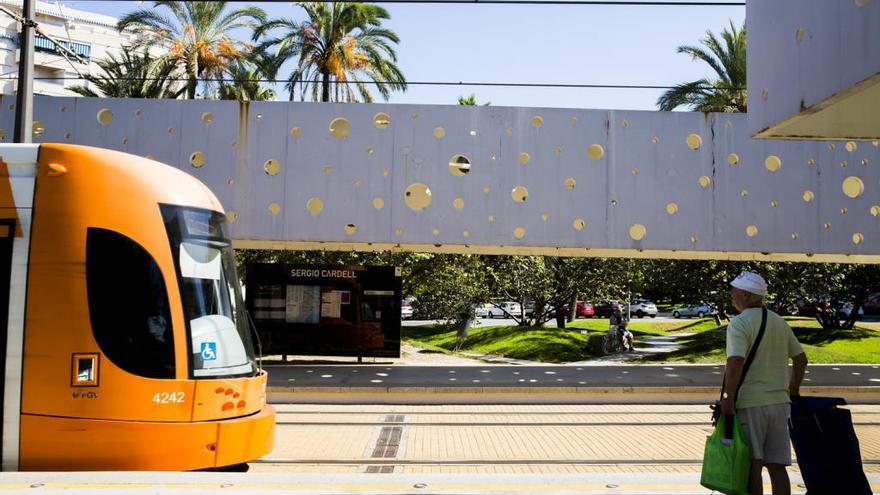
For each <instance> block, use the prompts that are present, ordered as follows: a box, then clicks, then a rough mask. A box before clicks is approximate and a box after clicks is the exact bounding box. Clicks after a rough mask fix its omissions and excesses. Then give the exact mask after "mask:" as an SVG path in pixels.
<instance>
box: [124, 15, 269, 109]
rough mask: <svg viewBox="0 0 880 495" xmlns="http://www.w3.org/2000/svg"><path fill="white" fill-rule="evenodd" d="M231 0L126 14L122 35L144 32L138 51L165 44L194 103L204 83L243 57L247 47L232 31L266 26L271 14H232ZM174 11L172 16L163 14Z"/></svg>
mask: <svg viewBox="0 0 880 495" xmlns="http://www.w3.org/2000/svg"><path fill="white" fill-rule="evenodd" d="M227 4H228V2H225V1H216V2H199V1H186V2H178V1H171V0H165V1H156V2H153V8H152V9H139V10H136V11H134V12H130V13H128V14H126V15H125V16H123V17H122V18H121V19H120V20H119V22H118V23H117V25H116V28H117V29H118V30H119V31H123V30H125V29H131V30H133V31H135V32H136V33H139V34H141V35H142V36H140V37H139V38H138V41H137V42H136V44H135V46H136V47H141V46H147V47H149V46H155V45H160V46H166V47H168V48H169V50H168V53H167V54H165V55H163V58H164V59H166V60H167V61H169V62H171V63H173V64H174V65H176V66H178V67H179V68H180V69H181V70H182V71H183V73H184V74H185V75H186V78H187V84H186V94H187V97H188V98H190V99H193V98H195V97H196V88H197V86H198V83H199V81H200V80H202V81H207V80H209V79H211V78H217V77H220V76H221V75H222V74H223V73H224V72H226V69H227V67H229V65H230V64H232V63H233V62H235V61H237V60H238V59H239V57H240V56H241V52H242V43H241V42H237V41H235V40H233V39H232V37H231V36H230V32H231V31H233V30H234V29H238V28H249V29H255V28H256V27H257V25H261V24H264V23H265V22H266V13H265V12H263V10H262V9H259V8H257V7H241V8H235V9H232V10H227ZM163 10H168V11H170V13H171V16H172V17H171V18H169V17H166V16H164V15H163V14H162V11H163Z"/></svg>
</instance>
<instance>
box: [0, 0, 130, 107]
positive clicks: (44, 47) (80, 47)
mask: <svg viewBox="0 0 880 495" xmlns="http://www.w3.org/2000/svg"><path fill="white" fill-rule="evenodd" d="M21 4H22V2H21V0H0V5H2V6H4V7H7V8H8V9H9V10H12V11H14V12H16V13H20V12H21ZM34 17H35V21H36V22H37V24H38V25H39V27H40V29H42V30H43V31H44V32H45V33H46V34H48V35H49V36H51V37H53V38H55V39H56V40H59V41H61V42H62V43H64V45H65V46H66V47H67V48H69V49H70V50H72V51H73V52H75V53H76V54H78V55H79V56H80V57H82V58H83V59H84V60H86V61H87V62H88V64H87V65H84V64H81V63H79V62H77V61H76V60H72V59H71V60H69V59H68V57H67V56H66V55H64V54H62V53H61V52H60V51H59V50H57V49H56V48H55V45H54V44H53V43H52V42H51V41H49V40H48V39H47V38H45V37H43V36H41V35H39V34H35V35H34V50H35V53H34V93H37V94H47V95H56V96H70V95H73V94H74V93H72V92H71V91H68V90H66V89H65V88H67V87H70V86H77V85H82V84H85V83H86V82H85V81H82V80H77V79H76V77H77V75H78V74H77V71H79V72H81V73H83V74H85V73H96V74H100V73H101V72H102V71H101V69H100V68H99V67H98V65H97V64H96V62H98V61H100V60H103V59H104V58H105V56H106V54H107V52H108V51H109V52H113V53H117V52H118V51H119V49H120V48H121V47H122V46H123V45H126V44H129V43H130V41H131V40H132V39H133V38H134V37H135V35H134V34H133V33H127V32H126V33H119V32H118V31H117V30H116V21H117V19H116V18H115V17H111V16H108V15H103V14H97V13H94V12H86V11H84V10H78V9H73V8H70V7H67V6H65V5H64V4H63V3H60V2H52V3H50V2H40V1H38V2H37V4H36V9H35V15H34ZM18 37H19V23H18V22H16V21H15V20H13V19H11V18H10V17H9V16H8V15H6V14H5V13H3V12H0V94H14V93H15V92H16V89H17V84H18V83H17V79H16V76H17V75H18V61H19V58H20V50H19V48H18V44H19V43H18Z"/></svg>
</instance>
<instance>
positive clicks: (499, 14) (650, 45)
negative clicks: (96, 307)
mask: <svg viewBox="0 0 880 495" xmlns="http://www.w3.org/2000/svg"><path fill="white" fill-rule="evenodd" d="M63 4H64V5H65V6H69V7H74V8H77V9H82V10H87V11H100V12H101V13H103V14H108V15H113V16H117V17H119V16H121V15H123V14H125V13H128V12H130V11H131V10H134V9H137V8H149V7H150V6H151V5H152V3H151V2H137V1H95V0H91V1H89V0H77V1H70V0H68V1H64V2H63ZM248 4H253V5H257V6H260V7H262V8H263V10H265V11H266V13H267V14H268V15H269V17H271V18H278V17H287V18H293V19H295V20H298V21H301V20H303V19H304V13H303V12H302V10H301V9H299V8H298V7H295V6H293V5H291V4H290V3H287V2H284V3H260V2H249V3H248ZM241 5H246V3H232V4H231V7H235V6H241ZM383 7H385V8H386V9H387V10H388V11H389V13H390V14H391V19H390V20H388V21H385V23H384V26H385V27H387V28H390V29H391V30H393V31H395V32H396V33H397V34H398V36H399V37H400V44H399V45H398V47H397V56H398V66H399V67H400V68H401V70H402V71H403V73H404V75H405V76H406V78H407V80H409V81H453V82H458V81H469V82H514V83H564V84H631V85H632V84H635V85H662V86H667V85H673V84H677V83H681V82H688V81H693V80H697V79H700V78H702V77H712V76H713V74H712V72H711V69H710V68H709V66H708V65H706V64H705V63H703V62H699V61H693V60H691V58H690V57H689V56H688V55H684V54H679V53H676V48H677V47H678V46H680V45H697V44H699V41H700V39H702V38H703V37H705V34H706V31H707V30H711V31H713V32H715V33H720V32H721V30H722V29H723V28H725V27H727V26H728V25H729V23H730V22H733V23H734V25H736V26H737V27H739V26H742V24H743V22H744V19H745V7H743V6H600V5H509V4H495V5H486V4H483V5H478V4H420V5H419V4H383ZM283 73H284V75H286V74H289V71H288V70H284V72H283ZM278 92H279V98H281V99H286V98H287V95H286V92H285V91H284V90H283V89H282V88H280V87H279V88H278ZM471 93H474V94H475V95H476V97H477V101H478V102H479V103H486V102H491V104H492V105H499V106H520V107H559V108H603V109H604V108H607V109H626V110H656V100H657V97H658V96H659V95H660V94H661V93H662V90H643V89H594V88H590V89H581V88H577V89H559V88H546V89H542V88H507V87H464V86H454V87H438V86H415V85H413V86H410V87H409V89H408V90H407V91H406V92H405V93H397V94H394V95H392V97H391V98H390V100H389V102H391V103H420V104H455V103H456V100H457V98H458V97H459V96H466V95H469V94H471ZM374 95H375V97H376V98H377V99H380V98H381V97H379V96H378V95H377V94H376V93H374Z"/></svg>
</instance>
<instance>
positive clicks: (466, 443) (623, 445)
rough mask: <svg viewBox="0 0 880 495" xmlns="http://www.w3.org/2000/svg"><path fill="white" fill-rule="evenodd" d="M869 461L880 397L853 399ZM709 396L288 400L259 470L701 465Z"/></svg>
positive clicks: (873, 465)
mask: <svg viewBox="0 0 880 495" xmlns="http://www.w3.org/2000/svg"><path fill="white" fill-rule="evenodd" d="M850 410H851V411H852V412H853V420H854V425H855V428H856V430H857V433H858V435H859V437H860V439H863V440H864V441H863V442H862V456H863V458H864V460H863V463H864V465H865V467H866V469H870V470H871V471H872V472H880V428H878V427H880V407H878V406H874V405H858V406H854V407H852V408H850ZM710 413H711V411H709V409H708V407H707V406H704V405H691V406H681V405H672V404H669V405H659V406H654V405H638V406H635V407H631V406H625V405H589V406H583V407H581V406H564V407H561V408H552V407H538V408H530V407H522V406H517V405H513V406H509V405H492V406H476V407H468V406H461V405H455V406H446V407H436V406H435V407H431V406H427V407H424V406H415V405H390V406H386V407H375V406H370V405H356V404H352V405H347V406H342V407H339V406H336V407H327V408H325V407H323V406H320V405H315V404H303V405H294V404H291V405H281V406H280V407H279V411H278V416H277V421H276V424H277V428H278V430H277V431H278V436H279V439H287V440H286V441H285V440H281V441H280V442H276V443H277V447H276V451H275V452H274V453H273V454H272V455H270V456H268V457H265V458H263V459H260V460H259V461H257V462H255V463H253V466H254V469H257V470H262V471H290V472H348V473H354V472H357V473H464V472H487V473H520V472H531V473H546V474H550V473H566V472H567V473H586V472H641V473H648V472H667V473H671V472H682V473H684V472H687V473H690V472H695V471H697V472H698V471H699V469H700V466H701V463H702V459H701V454H702V446H703V442H704V441H705V438H706V436H707V435H708V434H709V433H711V431H712V426H711V422H710V417H711V414H710Z"/></svg>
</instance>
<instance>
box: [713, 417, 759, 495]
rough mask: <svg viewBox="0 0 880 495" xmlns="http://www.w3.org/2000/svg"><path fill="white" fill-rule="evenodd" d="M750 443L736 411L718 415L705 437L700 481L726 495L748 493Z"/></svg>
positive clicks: (750, 463)
mask: <svg viewBox="0 0 880 495" xmlns="http://www.w3.org/2000/svg"><path fill="white" fill-rule="evenodd" d="M751 466H752V446H751V445H749V441H748V440H747V439H746V436H745V434H743V431H742V427H741V426H740V425H739V420H737V419H736V415H734V414H731V415H727V416H725V415H722V416H721V417H719V418H718V424H717V425H716V426H715V431H714V432H713V433H712V434H711V435H710V436H709V437H708V438H706V449H705V450H704V451H703V473H702V475H701V476H700V484H701V485H703V486H704V487H706V488H708V489H710V490H715V491H719V492H721V493H725V494H727V495H748V493H749V469H751Z"/></svg>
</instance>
